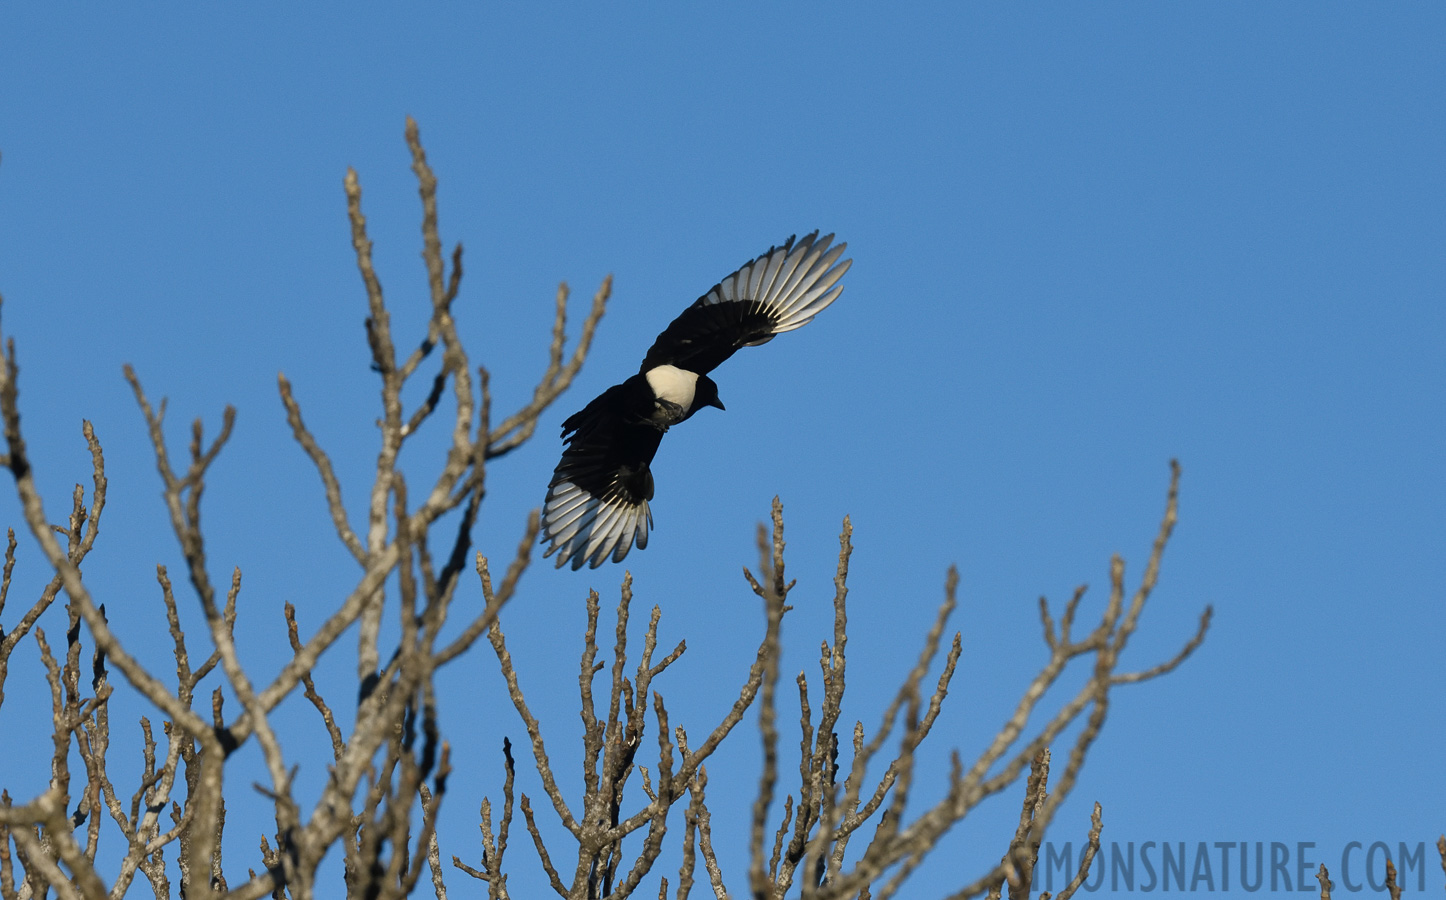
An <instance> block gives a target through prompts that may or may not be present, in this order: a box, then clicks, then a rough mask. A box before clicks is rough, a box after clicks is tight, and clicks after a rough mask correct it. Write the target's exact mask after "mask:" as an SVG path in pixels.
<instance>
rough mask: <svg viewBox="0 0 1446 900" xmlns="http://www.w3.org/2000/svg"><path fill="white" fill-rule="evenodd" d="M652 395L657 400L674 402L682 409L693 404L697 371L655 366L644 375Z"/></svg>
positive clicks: (696, 384)
mask: <svg viewBox="0 0 1446 900" xmlns="http://www.w3.org/2000/svg"><path fill="white" fill-rule="evenodd" d="M645 377H646V378H647V379H648V387H650V388H652V389H653V396H654V397H657V398H658V399H659V400H666V401H668V402H669V403H676V404H677V405H678V406H680V407H682V408H683V409H688V408H690V407H691V406H692V405H693V392H694V390H695V389H696V388H697V386H698V373H697V372H689V371H688V370H687V369H680V368H678V367H677V366H666V365H664V366H656V367H654V368H652V369H649V370H648V374H647V375H646V376H645Z"/></svg>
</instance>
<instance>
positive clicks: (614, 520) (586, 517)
mask: <svg viewBox="0 0 1446 900" xmlns="http://www.w3.org/2000/svg"><path fill="white" fill-rule="evenodd" d="M544 509H545V511H546V512H545V515H544V516H543V537H544V539H545V540H546V541H547V542H548V548H547V551H546V552H545V553H544V554H543V556H545V557H546V556H552V555H553V554H554V553H560V554H561V555H560V556H559V557H558V565H559V566H561V565H563V564H564V563H567V562H569V561H571V562H572V567H573V568H574V569H580V568H582V566H583V564H584V563H587V564H588V565H590V566H591V567H592V568H594V569H595V568H597V567H598V566H600V565H602V563H603V561H604V560H606V559H607V558H608V557H609V556H611V557H612V560H613V562H621V561H622V559H623V557H625V556H627V555H628V551H629V550H631V549H632V548H633V544H634V543H636V544H637V545H638V548H639V549H642V548H643V547H646V546H647V545H648V529H650V528H651V527H652V525H653V514H652V510H650V509H649V508H648V503H647V501H646V500H643V501H639V502H638V503H630V502H628V501H627V500H626V499H625V498H624V497H623V496H622V495H620V494H617V493H609V495H608V496H605V497H594V496H592V495H591V494H589V493H588V492H587V491H585V490H583V489H582V488H580V487H578V486H577V485H575V484H573V483H572V482H570V481H561V482H558V483H557V484H555V485H552V486H551V487H550V488H548V490H547V501H546V503H545V504H544Z"/></svg>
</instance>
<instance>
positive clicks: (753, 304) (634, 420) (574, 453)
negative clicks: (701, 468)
mask: <svg viewBox="0 0 1446 900" xmlns="http://www.w3.org/2000/svg"><path fill="white" fill-rule="evenodd" d="M831 243H833V235H831V234H830V235H826V236H824V237H822V238H820V237H819V236H818V232H817V231H815V232H814V233H813V234H810V235H808V236H807V237H805V238H803V239H802V240H797V241H796V240H795V239H794V238H792V237H791V238H789V239H788V240H787V241H785V242H784V243H783V246H781V247H770V248H769V250H768V252H767V253H765V254H763V255H762V256H760V257H758V258H757V259H754V260H751V261H750V262H748V263H746V264H744V265H743V266H742V268H740V269H739V270H738V271H736V272H734V273H733V274H732V275H729V276H728V277H727V278H724V279H723V280H722V281H720V282H719V283H718V284H716V285H714V286H713V289H712V290H711V291H709V292H708V293H706V294H704V295H703V296H702V297H699V298H698V300H697V302H695V303H694V304H693V305H692V306H689V307H688V308H687V309H685V310H684V311H683V314H682V315H680V316H678V318H676V319H674V320H673V323H672V324H671V325H669V326H668V327H667V328H666V329H664V331H663V333H662V334H660V335H658V339H657V340H656V341H654V342H653V346H652V347H651V348H650V349H649V350H648V355H647V356H646V357H644V358H643V364H642V366H641V367H640V368H639V369H638V374H636V375H634V376H632V377H631V378H629V379H628V380H627V381H624V382H623V383H622V384H616V385H613V386H612V387H610V388H608V389H607V390H605V391H603V392H602V393H601V394H600V395H598V397H597V398H596V399H594V400H593V401H592V402H591V403H589V404H588V405H587V406H585V407H583V408H582V410H581V411H580V412H577V413H574V414H573V415H572V416H570V417H569V418H568V420H567V421H566V422H563V423H562V437H563V440H564V442H565V443H566V444H567V447H566V448H565V449H564V450H563V452H562V462H560V463H558V464H557V469H556V470H555V471H554V472H553V473H552V483H551V484H549V485H548V488H547V503H546V505H545V506H544V508H543V515H542V542H543V543H544V544H547V545H548V546H547V552H546V553H545V554H544V555H545V556H552V555H553V554H554V553H556V554H557V566H558V568H561V567H562V566H563V564H564V563H567V562H569V561H571V563H572V567H573V568H574V569H580V568H582V566H583V564H584V563H587V564H588V565H590V566H592V567H593V568H597V567H598V566H600V565H602V563H603V561H604V560H606V559H608V558H609V557H611V558H612V560H613V562H619V561H621V560H622V558H623V557H625V556H627V555H628V551H629V550H631V549H632V547H633V544H634V543H636V544H637V545H638V549H639V550H641V549H643V548H645V547H647V546H648V531H649V530H651V529H652V527H653V514H652V511H651V510H650V509H649V508H648V501H649V500H651V499H653V474H652V472H651V471H650V470H649V468H648V464H649V463H651V462H652V461H653V455H654V454H656V453H657V452H658V444H659V443H660V442H661V441H662V440H663V435H664V434H665V433H666V432H667V430H668V429H669V428H671V427H672V426H674V425H677V424H678V423H679V422H682V421H684V420H686V419H688V418H689V417H690V416H692V415H693V413H695V412H697V411H698V410H700V409H702V408H703V407H705V406H715V407H717V408H718V409H722V408H723V403H722V401H720V400H719V399H718V385H717V384H715V383H714V382H713V379H711V378H709V377H708V373H709V372H711V371H713V370H714V369H716V368H717V367H718V366H719V365H720V364H721V363H722V362H723V361H724V360H725V359H727V358H728V357H730V356H732V355H733V354H734V352H736V351H737V350H738V349H739V348H740V347H755V346H757V345H759V344H763V343H767V342H768V341H771V340H772V339H773V337H774V335H777V334H782V333H783V332H785V331H792V330H793V329H795V328H799V327H801V326H803V325H807V324H808V323H809V322H810V321H812V320H813V317H814V316H816V315H818V314H819V312H820V311H822V310H823V309H824V307H826V306H828V305H829V304H830V303H832V302H833V301H835V300H837V299H838V296H839V294H841V293H843V286H842V285H840V284H838V280H839V279H840V278H842V277H843V274H844V272H847V271H848V268H849V266H850V265H851V264H852V263H853V260H851V259H846V260H844V261H843V262H839V257H840V256H842V255H843V251H844V247H845V246H847V245H845V244H838V245H837V246H834V247H833V248H832V249H830V247H829V245H830V244H831Z"/></svg>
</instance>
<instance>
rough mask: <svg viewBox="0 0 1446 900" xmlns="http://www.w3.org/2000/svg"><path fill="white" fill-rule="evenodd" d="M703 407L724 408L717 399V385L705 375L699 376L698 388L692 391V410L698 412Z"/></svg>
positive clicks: (721, 402)
mask: <svg viewBox="0 0 1446 900" xmlns="http://www.w3.org/2000/svg"><path fill="white" fill-rule="evenodd" d="M705 406H716V407H717V408H719V409H725V408H726V407H724V406H723V401H722V400H719V399H718V385H717V384H715V383H714V382H713V379H711V378H709V377H708V376H707V375H699V376H698V386H697V387H696V388H694V389H693V409H694V410H699V409H702V408H703V407H705Z"/></svg>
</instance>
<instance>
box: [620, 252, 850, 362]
mask: <svg viewBox="0 0 1446 900" xmlns="http://www.w3.org/2000/svg"><path fill="white" fill-rule="evenodd" d="M832 242H833V235H831V234H830V235H825V236H824V237H822V238H820V237H819V236H818V232H817V231H815V232H814V233H813V234H810V235H808V236H807V237H805V238H803V240H800V241H797V242H795V240H794V238H791V237H790V238H789V239H788V240H787V241H785V242H784V243H783V246H781V247H773V248H770V249H769V251H768V252H767V253H765V254H763V255H762V256H760V257H758V258H757V259H755V260H752V261H750V262H748V263H747V264H745V265H744V266H743V267H742V268H740V269H739V270H738V271H737V272H734V273H733V274H732V275H729V276H728V277H727V278H725V279H723V280H722V281H720V282H718V284H716V285H714V286H713V289H712V290H711V291H709V292H708V293H706V294H704V295H703V296H702V297H699V298H698V300H697V301H696V302H694V303H693V305H692V306H690V307H688V308H687V309H686V310H684V311H683V314H682V315H680V316H678V318H676V319H674V320H673V322H672V324H671V325H669V326H668V327H667V328H666V329H664V330H663V333H662V334H660V335H658V339H657V340H656V341H654V342H653V346H652V347H651V348H650V349H649V350H648V355H647V357H646V358H645V359H644V360H643V365H642V368H641V369H640V370H639V371H641V372H647V371H648V370H649V369H652V368H653V367H654V366H661V365H674V366H677V367H679V368H681V369H687V370H688V371H690V372H697V373H698V374H700V375H705V374H707V373H708V372H711V371H713V369H715V368H717V367H718V365H719V364H720V363H722V362H723V361H724V360H725V359H727V358H728V357H730V356H732V355H733V354H734V352H736V351H737V350H738V349H739V348H740V347H751V346H755V345H757V344H762V343H765V342H766V341H770V340H772V339H773V336H774V335H775V334H781V333H783V332H785V331H792V330H793V329H795V328H799V327H801V326H803V325H807V324H808V323H809V322H810V321H812V320H813V317H814V316H816V315H818V314H819V312H820V311H821V310H822V309H823V308H824V307H826V306H828V305H829V304H830V303H832V302H833V301H834V300H836V299H838V295H839V294H841V293H843V286H842V285H838V280H839V279H840V278H842V277H843V274H844V273H845V272H847V271H848V268H849V266H850V265H852V264H853V260H851V259H846V260H844V261H843V262H838V258H839V257H840V256H842V255H843V251H844V248H845V247H847V246H848V245H847V244H839V245H838V246H836V247H834V248H833V249H829V244H831V243H832Z"/></svg>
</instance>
